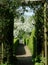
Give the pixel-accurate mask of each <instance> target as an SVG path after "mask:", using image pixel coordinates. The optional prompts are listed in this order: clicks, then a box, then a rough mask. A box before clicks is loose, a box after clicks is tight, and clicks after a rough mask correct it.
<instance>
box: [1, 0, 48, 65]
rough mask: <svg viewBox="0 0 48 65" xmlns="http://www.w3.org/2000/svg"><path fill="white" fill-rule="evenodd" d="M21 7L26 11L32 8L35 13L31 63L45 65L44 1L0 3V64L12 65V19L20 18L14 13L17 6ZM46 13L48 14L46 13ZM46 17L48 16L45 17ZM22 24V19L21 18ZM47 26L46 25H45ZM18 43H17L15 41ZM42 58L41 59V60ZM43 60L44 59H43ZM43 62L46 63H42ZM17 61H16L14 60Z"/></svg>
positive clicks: (45, 29)
mask: <svg viewBox="0 0 48 65" xmlns="http://www.w3.org/2000/svg"><path fill="white" fill-rule="evenodd" d="M20 5H21V6H22V7H23V10H24V11H26V9H25V6H29V7H30V8H33V10H34V12H35V16H34V20H35V21H36V22H35V24H33V25H34V26H35V34H34V37H33V46H34V48H33V57H32V62H33V63H34V64H35V63H36V62H39V63H43V64H45V65H47V35H46V33H48V32H46V31H47V29H48V27H47V28H46V5H47V3H46V2H45V1H44V2H42V1H34V2H33V1H31V2H30V1H28V2H25V1H20V0H19V1H16V0H13V1H8V0H5V1H4V0H3V1H1V2H0V46H2V50H1V51H2V54H1V55H2V62H3V63H4V62H6V61H7V65H14V63H15V62H14V61H13V60H14V56H13V38H14V37H13V29H14V18H15V17H17V18H19V16H21V15H22V14H23V13H24V11H23V13H21V14H20V13H19V12H16V9H17V8H18V7H19V6H20ZM47 13H48V12H47ZM47 17H48V16H47ZM22 21H23V22H24V18H23V17H22ZM47 21H48V20H47ZM47 26H48V23H47ZM17 43H18V41H17ZM35 51H36V52H35ZM42 58H43V59H42ZM44 58H45V59H44ZM44 60H45V61H46V62H45V63H44ZM16 61H17V59H16Z"/></svg>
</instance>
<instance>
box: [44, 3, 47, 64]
mask: <svg viewBox="0 0 48 65" xmlns="http://www.w3.org/2000/svg"><path fill="white" fill-rule="evenodd" d="M46 31H47V29H46V2H45V3H44V39H45V41H44V45H45V65H47V35H46Z"/></svg>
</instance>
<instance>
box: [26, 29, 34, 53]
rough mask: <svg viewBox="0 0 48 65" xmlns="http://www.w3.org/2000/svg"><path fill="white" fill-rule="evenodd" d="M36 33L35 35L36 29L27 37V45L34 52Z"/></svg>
mask: <svg viewBox="0 0 48 65" xmlns="http://www.w3.org/2000/svg"><path fill="white" fill-rule="evenodd" d="M34 35H35V29H33V30H32V33H31V35H30V37H29V38H26V44H27V46H28V48H29V49H30V51H31V53H32V54H33V52H34V46H33V45H34V40H33V37H34Z"/></svg>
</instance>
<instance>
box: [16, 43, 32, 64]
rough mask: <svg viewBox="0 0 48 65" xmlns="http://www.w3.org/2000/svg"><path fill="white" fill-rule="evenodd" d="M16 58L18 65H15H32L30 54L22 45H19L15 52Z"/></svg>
mask: <svg viewBox="0 0 48 65" xmlns="http://www.w3.org/2000/svg"><path fill="white" fill-rule="evenodd" d="M16 57H17V59H18V63H17V64H16V65H33V63H32V54H31V53H30V50H29V49H28V47H27V46H25V45H24V44H19V46H18V48H17V51H16Z"/></svg>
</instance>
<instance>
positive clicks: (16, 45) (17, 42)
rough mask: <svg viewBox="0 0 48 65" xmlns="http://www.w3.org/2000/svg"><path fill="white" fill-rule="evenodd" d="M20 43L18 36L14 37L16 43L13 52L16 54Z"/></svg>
mask: <svg viewBox="0 0 48 65" xmlns="http://www.w3.org/2000/svg"><path fill="white" fill-rule="evenodd" d="M18 44H19V39H18V38H17V39H16V38H15V39H14V44H13V54H14V55H15V54H16V49H17V47H18Z"/></svg>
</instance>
